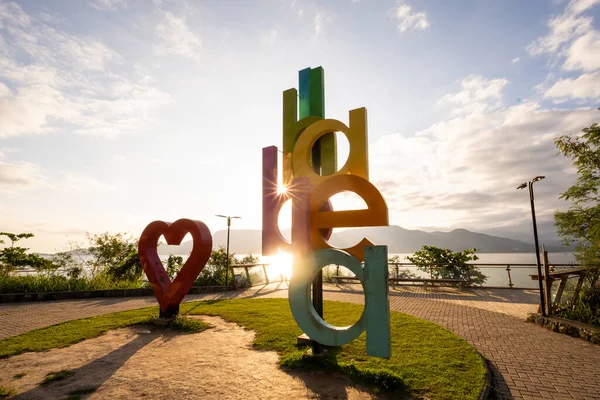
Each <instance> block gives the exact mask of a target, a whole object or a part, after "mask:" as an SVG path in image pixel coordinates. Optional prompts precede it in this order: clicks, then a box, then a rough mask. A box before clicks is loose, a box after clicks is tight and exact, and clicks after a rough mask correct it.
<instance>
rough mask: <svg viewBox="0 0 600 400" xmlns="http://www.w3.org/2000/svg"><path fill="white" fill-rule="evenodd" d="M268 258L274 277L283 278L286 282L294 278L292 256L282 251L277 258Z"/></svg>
mask: <svg viewBox="0 0 600 400" xmlns="http://www.w3.org/2000/svg"><path fill="white" fill-rule="evenodd" d="M268 258H269V259H268V263H269V264H270V267H269V269H270V270H271V271H272V272H271V273H272V274H273V275H274V277H280V276H281V277H282V278H283V279H285V280H289V279H290V278H291V277H292V261H293V256H292V255H291V254H288V253H285V252H283V251H280V252H279V253H278V254H277V255H276V256H270V257H268ZM269 275H270V274H269Z"/></svg>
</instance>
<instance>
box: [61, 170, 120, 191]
mask: <svg viewBox="0 0 600 400" xmlns="http://www.w3.org/2000/svg"><path fill="white" fill-rule="evenodd" d="M61 188H66V189H68V190H69V191H71V192H90V191H96V192H106V191H114V190H115V187H114V186H112V185H110V184H107V183H104V182H100V181H99V180H97V179H96V178H92V177H89V176H81V175H76V174H73V173H68V174H65V176H64V177H63V180H62V183H61Z"/></svg>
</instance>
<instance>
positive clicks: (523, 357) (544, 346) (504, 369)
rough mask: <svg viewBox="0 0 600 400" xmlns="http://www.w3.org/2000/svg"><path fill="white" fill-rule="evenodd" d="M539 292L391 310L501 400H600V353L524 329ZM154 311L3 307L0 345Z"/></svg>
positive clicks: (113, 302)
mask: <svg viewBox="0 0 600 400" xmlns="http://www.w3.org/2000/svg"><path fill="white" fill-rule="evenodd" d="M285 289H287V287H286V286H285V284H271V285H268V286H265V287H255V288H252V289H248V290H246V291H242V292H228V293H219V294H206V295H193V296H187V297H186V299H185V301H192V300H208V299H219V298H233V297H285V296H287V291H286V290H285ZM360 289H361V286H360V285H353V284H348V285H340V286H333V285H325V290H324V297H325V299H329V300H338V301H347V302H352V303H363V301H364V298H363V295H362V291H361V290H360ZM537 300H538V295H537V293H536V292H535V291H526V290H507V289H464V290H459V289H454V288H426V287H405V286H401V287H396V288H392V289H391V290H390V307H391V309H393V310H396V311H401V312H404V313H407V314H410V315H414V316H416V317H419V318H423V319H427V320H429V321H432V322H435V323H438V324H440V325H442V326H444V327H446V328H448V329H449V330H451V331H452V332H454V333H455V334H457V335H459V336H461V337H463V338H464V339H466V340H467V341H468V342H469V343H470V344H472V345H473V346H474V347H475V348H476V349H477V350H478V351H479V352H480V353H481V354H483V355H484V356H485V357H486V358H487V359H488V360H489V361H490V366H491V369H492V373H493V381H494V384H495V386H496V388H497V393H496V398H500V399H503V398H523V399H532V398H536V399H600V346H599V345H594V344H591V343H588V342H585V341H583V340H581V339H575V338H572V337H569V336H566V335H561V334H558V333H554V332H551V331H549V330H547V329H544V328H541V327H539V326H537V325H534V324H531V323H526V322H524V318H525V316H526V315H527V313H529V312H534V311H535V310H536V309H537ZM155 304H156V300H155V299H154V298H152V297H137V298H110V299H88V300H66V301H54V302H37V303H18V304H4V305H0V338H6V337H8V336H12V335H17V334H19V333H22V332H26V331H29V330H31V329H35V328H39V327H43V326H47V325H51V324H55V323H58V322H62V321H66V320H70V319H78V318H84V317H88V316H93V315H99V314H104V313H109V312H115V311H121V310H127V309H134V308H140V307H147V306H152V305H155Z"/></svg>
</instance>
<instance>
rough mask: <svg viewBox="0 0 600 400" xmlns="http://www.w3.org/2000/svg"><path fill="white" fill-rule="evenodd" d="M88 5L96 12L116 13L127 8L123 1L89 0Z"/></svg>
mask: <svg viewBox="0 0 600 400" xmlns="http://www.w3.org/2000/svg"><path fill="white" fill-rule="evenodd" d="M89 3H90V5H91V6H92V7H94V8H96V9H98V10H103V11H118V10H121V9H123V8H125V7H127V2H126V1H125V0H90V2H89Z"/></svg>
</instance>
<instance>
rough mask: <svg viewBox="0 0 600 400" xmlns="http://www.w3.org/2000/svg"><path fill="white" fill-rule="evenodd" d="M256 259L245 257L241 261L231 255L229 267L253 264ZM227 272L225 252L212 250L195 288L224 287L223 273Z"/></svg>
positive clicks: (223, 250) (220, 249) (221, 248)
mask: <svg viewBox="0 0 600 400" xmlns="http://www.w3.org/2000/svg"><path fill="white" fill-rule="evenodd" d="M257 262H258V258H256V257H254V256H253V255H251V254H250V255H247V256H245V257H244V258H242V259H238V258H236V257H235V255H234V254H233V253H230V254H229V265H235V264H255V263H257ZM226 271H227V250H225V247H223V246H219V248H218V249H216V250H213V251H212V252H211V254H210V258H209V259H208V262H207V263H206V266H205V267H204V269H203V270H202V272H201V273H200V275H199V276H198V278H197V279H196V281H195V282H194V285H195V286H213V285H215V286H223V285H225V272H226Z"/></svg>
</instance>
